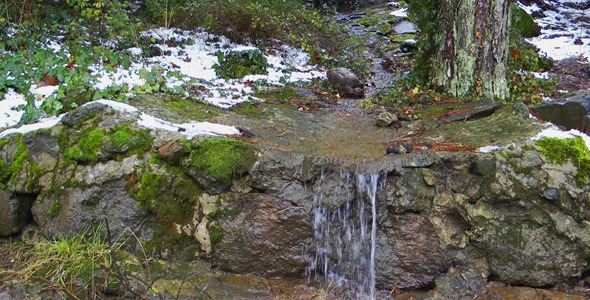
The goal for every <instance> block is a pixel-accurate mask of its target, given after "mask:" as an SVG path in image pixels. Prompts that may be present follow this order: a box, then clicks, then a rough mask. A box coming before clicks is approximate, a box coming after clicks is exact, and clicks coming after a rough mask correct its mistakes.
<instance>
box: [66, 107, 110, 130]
mask: <svg viewBox="0 0 590 300" xmlns="http://www.w3.org/2000/svg"><path fill="white" fill-rule="evenodd" d="M107 109H109V107H108V106H107V105H105V104H101V103H91V104H88V105H83V106H80V107H77V108H76V109H74V110H72V111H70V112H69V113H68V114H66V115H65V116H64V117H63V118H62V119H61V122H62V124H64V125H67V126H70V127H72V126H74V125H76V124H78V123H80V122H81V121H82V120H84V119H85V118H87V117H88V116H91V115H92V114H98V113H102V112H104V111H105V110H107Z"/></svg>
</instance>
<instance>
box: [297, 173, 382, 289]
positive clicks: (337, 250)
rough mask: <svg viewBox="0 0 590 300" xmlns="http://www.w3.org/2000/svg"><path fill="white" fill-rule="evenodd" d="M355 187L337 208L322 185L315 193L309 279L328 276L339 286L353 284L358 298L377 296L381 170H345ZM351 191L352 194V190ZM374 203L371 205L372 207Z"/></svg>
mask: <svg viewBox="0 0 590 300" xmlns="http://www.w3.org/2000/svg"><path fill="white" fill-rule="evenodd" d="M341 177H342V178H343V180H344V181H345V182H346V183H347V184H346V186H350V187H351V188H352V189H353V190H352V191H348V193H354V197H349V198H350V199H353V200H351V201H347V202H345V203H344V204H343V205H342V206H341V207H339V208H337V209H333V210H329V209H328V208H327V205H326V203H324V201H323V193H324V192H326V191H322V190H321V184H322V180H323V179H325V177H324V176H323V175H322V176H320V180H319V182H318V186H319V187H320V188H319V190H318V192H317V193H316V195H315V197H314V205H313V210H312V214H313V227H314V240H313V243H312V249H311V251H309V252H310V253H311V254H312V257H311V258H310V264H309V267H308V269H307V276H308V280H312V279H314V278H322V277H323V278H325V279H326V281H327V283H328V284H329V285H330V286H332V287H335V288H345V289H350V288H352V289H353V291H352V293H354V294H355V296H356V298H357V299H375V277H376V275H375V251H376V245H377V187H378V183H379V179H380V177H379V175H377V174H350V173H342V174H341ZM353 180H354V182H353ZM349 195H350V194H349ZM368 206H370V207H368Z"/></svg>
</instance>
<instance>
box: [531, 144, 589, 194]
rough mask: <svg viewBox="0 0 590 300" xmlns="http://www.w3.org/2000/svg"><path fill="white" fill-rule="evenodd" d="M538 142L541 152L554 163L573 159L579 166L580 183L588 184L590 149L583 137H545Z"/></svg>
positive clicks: (577, 177) (578, 180)
mask: <svg viewBox="0 0 590 300" xmlns="http://www.w3.org/2000/svg"><path fill="white" fill-rule="evenodd" d="M536 144H537V145H538V146H539V147H541V151H540V152H541V154H543V155H544V156H545V157H546V158H547V160H548V161H549V162H550V163H552V164H560V165H561V164H564V163H566V162H568V161H571V162H572V163H573V164H574V165H575V166H576V167H577V168H578V172H577V174H576V175H575V179H576V182H577V183H578V185H586V184H587V183H588V176H590V157H589V156H588V154H590V150H588V147H586V143H585V142H584V139H582V137H580V136H577V137H575V138H573V139H558V138H548V137H544V138H542V139H540V140H538V141H536Z"/></svg>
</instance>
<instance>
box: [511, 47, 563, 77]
mask: <svg viewBox="0 0 590 300" xmlns="http://www.w3.org/2000/svg"><path fill="white" fill-rule="evenodd" d="M553 65H554V62H553V60H552V59H550V58H548V57H547V56H545V55H543V56H541V55H540V54H539V50H538V49H537V47H535V46H534V45H531V44H528V43H526V42H523V41H520V40H516V41H512V40H511V46H510V56H509V57H508V68H509V69H510V70H517V71H518V70H524V71H534V72H543V71H549V70H550V69H551V68H553Z"/></svg>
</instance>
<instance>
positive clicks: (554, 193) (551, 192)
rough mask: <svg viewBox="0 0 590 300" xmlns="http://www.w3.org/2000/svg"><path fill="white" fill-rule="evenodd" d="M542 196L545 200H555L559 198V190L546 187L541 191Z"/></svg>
mask: <svg viewBox="0 0 590 300" xmlns="http://www.w3.org/2000/svg"><path fill="white" fill-rule="evenodd" d="M543 197H545V199H547V200H556V199H557V198H559V191H558V190H557V189H555V188H551V189H547V190H545V191H544V192H543Z"/></svg>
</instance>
